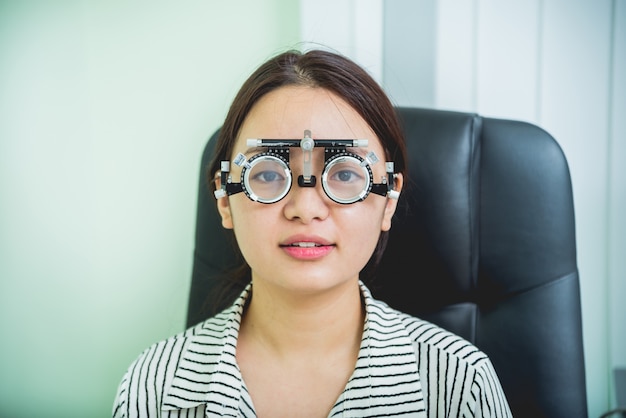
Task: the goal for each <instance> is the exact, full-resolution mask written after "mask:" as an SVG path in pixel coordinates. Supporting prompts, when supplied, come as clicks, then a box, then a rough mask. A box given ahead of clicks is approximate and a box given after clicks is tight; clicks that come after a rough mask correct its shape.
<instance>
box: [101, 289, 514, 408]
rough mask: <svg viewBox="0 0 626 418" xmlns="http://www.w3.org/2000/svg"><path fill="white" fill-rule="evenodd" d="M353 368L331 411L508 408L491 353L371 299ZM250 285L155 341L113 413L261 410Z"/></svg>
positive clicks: (129, 375)
mask: <svg viewBox="0 0 626 418" xmlns="http://www.w3.org/2000/svg"><path fill="white" fill-rule="evenodd" d="M360 286H361V292H362V295H363V299H364V301H365V311H366V316H365V325H364V329H363V338H362V342H361V347H360V351H359V356H358V359H357V362H356V366H355V369H354V372H353V374H352V376H351V377H350V379H349V381H348V382H347V385H346V387H345V389H344V391H343V393H342V394H341V395H340V397H339V399H338V400H337V402H336V403H335V405H334V406H333V408H332V410H331V411H330V413H329V415H328V416H329V417H381V416H386V417H391V416H393V417H400V416H402V417H424V418H426V417H428V418H435V417H510V416H511V412H510V410H509V406H508V404H507V401H506V398H505V396H504V392H503V391H502V387H501V386H500V382H499V381H498V378H497V376H496V373H495V371H494V369H493V367H492V365H491V362H490V360H489V359H488V358H487V356H486V355H485V354H484V353H483V352H481V351H480V350H478V349H477V348H476V347H475V346H473V345H472V344H470V343H469V342H467V341H466V340H464V339H462V338H460V337H458V336H456V335H454V334H451V333H450V332H447V331H445V330H443V329H441V328H439V327H437V326H435V325H433V324H431V323H429V322H426V321H423V320H421V319H418V318H415V317H412V316H409V315H406V314H404V313H401V312H399V311H396V310H394V309H392V308H390V307H389V306H387V305H386V304H385V303H383V302H381V301H378V300H375V299H373V298H372V296H371V294H370V292H369V290H368V289H367V288H366V287H365V285H363V284H362V283H361V284H360ZM250 291H251V285H248V287H246V289H245V290H244V291H243V292H242V294H241V295H240V296H239V298H238V299H237V300H236V301H235V303H234V304H233V305H232V306H231V307H230V308H228V309H226V310H225V311H223V312H222V313H220V314H218V315H216V316H214V317H212V318H210V319H208V320H206V321H204V322H202V323H200V324H198V325H196V326H195V327H193V328H190V329H188V330H186V331H185V332H183V333H181V334H179V335H177V336H174V337H171V338H169V339H167V340H164V341H161V342H159V343H157V344H154V345H153V346H151V347H150V348H148V349H147V350H145V351H144V352H143V353H142V354H141V355H140V356H139V358H137V360H135V361H134V362H133V363H132V364H131V366H130V367H129V369H128V371H127V372H126V374H125V375H124V377H123V379H122V381H121V383H120V385H119V388H118V392H117V396H116V399H115V403H114V406H113V417H114V418H122V417H168V418H169V417H205V416H206V417H224V416H231V417H255V416H256V414H255V411H254V406H253V404H252V399H251V397H250V394H249V393H248V391H247V389H246V386H245V383H244V381H243V379H242V377H241V372H240V370H239V367H238V366H237V361H236V357H235V354H236V347H237V336H238V333H239V325H240V323H241V317H242V313H243V309H244V305H245V303H246V300H247V299H248V296H249V295H250Z"/></svg>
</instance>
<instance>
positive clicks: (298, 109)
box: [236, 86, 381, 152]
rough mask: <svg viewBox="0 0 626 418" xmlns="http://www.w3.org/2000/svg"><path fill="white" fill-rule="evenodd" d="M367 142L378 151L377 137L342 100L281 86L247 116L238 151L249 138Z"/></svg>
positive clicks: (324, 92) (320, 91) (318, 91)
mask: <svg viewBox="0 0 626 418" xmlns="http://www.w3.org/2000/svg"><path fill="white" fill-rule="evenodd" d="M305 129H308V130H310V131H311V135H312V137H313V139H368V141H369V146H368V148H370V149H372V148H381V146H380V143H379V141H378V138H376V135H375V134H374V132H373V131H372V129H371V128H370V126H369V125H368V124H367V122H366V121H365V120H364V119H363V118H362V117H361V116H360V115H359V114H358V112H357V111H356V110H354V109H353V108H352V107H350V106H349V105H348V104H347V103H346V102H345V101H344V100H343V99H342V98H340V97H339V96H337V95H335V94H333V93H331V92H329V91H328V90H325V89H322V88H312V87H301V86H298V87H295V86H288V87H281V88H279V89H277V90H274V91H272V92H270V93H268V94H266V95H265V96H263V97H262V98H261V99H260V100H259V101H258V102H257V103H256V104H255V105H254V106H253V107H252V109H251V110H250V113H248V115H247V117H246V119H245V121H244V123H243V125H242V127H241V129H240V132H239V136H238V138H237V145H236V148H237V151H238V152H240V151H242V150H244V149H246V148H247V145H246V140H247V139H248V138H276V139H287V138H302V136H303V134H304V130H305Z"/></svg>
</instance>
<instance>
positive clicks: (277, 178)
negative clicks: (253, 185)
mask: <svg viewBox="0 0 626 418" xmlns="http://www.w3.org/2000/svg"><path fill="white" fill-rule="evenodd" d="M252 180H254V181H259V182H263V183H274V182H282V181H284V180H285V177H284V176H283V175H282V174H281V173H279V172H277V171H271V170H265V171H261V172H259V173H256V174H255V175H254V176H252Z"/></svg>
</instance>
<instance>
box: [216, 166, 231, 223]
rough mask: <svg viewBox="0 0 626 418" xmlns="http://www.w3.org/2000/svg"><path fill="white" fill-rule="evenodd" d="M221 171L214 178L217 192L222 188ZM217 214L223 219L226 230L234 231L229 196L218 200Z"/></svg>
mask: <svg viewBox="0 0 626 418" xmlns="http://www.w3.org/2000/svg"><path fill="white" fill-rule="evenodd" d="M219 174H220V173H219V171H218V172H217V173H216V175H215V176H214V177H213V178H214V179H215V190H218V189H219V188H221V187H222V181H221V178H220V177H221V176H220V175H219ZM216 205H217V212H218V213H219V214H220V216H221V217H222V226H223V227H224V228H226V229H233V216H232V214H231V212H230V201H229V200H228V196H224V197H222V198H220V199H217V203H216Z"/></svg>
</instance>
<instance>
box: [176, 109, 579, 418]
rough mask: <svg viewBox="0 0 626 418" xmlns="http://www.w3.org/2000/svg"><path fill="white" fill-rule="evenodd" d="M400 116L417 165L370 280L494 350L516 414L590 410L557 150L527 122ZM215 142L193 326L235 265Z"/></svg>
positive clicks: (565, 176) (423, 113)
mask: <svg viewBox="0 0 626 418" xmlns="http://www.w3.org/2000/svg"><path fill="white" fill-rule="evenodd" d="M398 112H399V115H400V118H401V121H402V124H403V128H404V131H405V134H406V139H407V147H408V154H409V174H408V179H407V181H406V182H405V188H404V190H403V192H402V196H401V198H400V202H399V208H398V211H397V212H396V216H395V219H394V221H393V225H392V229H391V233H390V237H389V244H388V247H387V251H386V253H385V255H384V257H383V260H382V262H381V265H380V267H379V269H378V270H377V275H376V279H375V280H374V281H373V282H372V283H368V285H369V287H370V289H371V290H372V292H373V294H374V296H375V297H377V298H378V299H381V300H384V301H385V302H387V303H388V304H389V305H391V306H393V307H395V308H397V309H399V310H401V311H404V312H407V313H409V314H412V315H415V316H418V317H421V318H424V319H427V320H430V321H432V322H434V323H436V324H438V325H440V326H442V327H444V328H447V329H449V330H451V331H453V332H455V333H457V334H459V335H461V336H463V337H465V338H466V339H468V340H469V341H471V342H473V343H474V344H476V345H477V346H478V347H479V348H481V349H482V350H483V351H485V352H486V353H487V354H488V355H489V356H490V358H491V360H492V362H493V364H494V367H495V369H496V371H497V373H498V376H499V378H500V380H501V383H502V386H503V388H504V391H505V393H506V395H507V399H508V401H509V403H510V406H511V409H512V412H513V416H515V417H544V416H545V417H551V418H555V417H568V418H572V417H587V402H586V389H585V369H584V356H583V343H582V327H581V308H580V293H579V277H578V270H577V262H576V237H575V228H574V208H573V198H572V189H571V181H570V176H569V169H568V165H567V161H566V159H565V156H564V154H563V152H562V150H561V148H560V147H559V145H558V144H557V142H556V141H555V140H554V138H552V137H551V136H550V135H549V134H548V133H546V132H545V131H544V130H542V129H540V128H538V127H537V126H534V125H531V124H528V123H523V122H518V121H510V120H500V119H491V118H484V117H481V116H478V115H476V114H469V113H459V112H449V111H440V110H428V109H417V108H398ZM214 137H215V135H214ZM214 143H215V140H214V139H213V140H210V141H209V142H208V144H207V147H206V149H205V152H204V155H203V157H202V167H203V169H202V170H201V176H200V187H199V197H198V214H197V216H198V218H197V229H196V250H195V259H194V270H193V278H192V283H191V294H190V298H189V308H188V318H187V323H188V325H193V324H195V323H197V322H199V321H201V320H203V319H206V317H207V315H208V314H207V313H206V310H205V309H204V308H206V306H205V305H204V302H205V300H206V296H207V295H208V294H210V293H211V292H212V290H213V289H214V288H215V285H216V283H217V281H218V277H220V275H221V274H222V273H223V272H225V271H227V270H228V268H230V267H232V266H233V265H234V264H236V263H237V261H236V258H235V257H234V255H233V251H232V246H231V245H232V244H231V241H232V235H231V233H230V232H229V231H225V230H224V229H223V228H222V227H221V224H220V221H219V217H218V215H217V212H216V210H215V200H214V199H213V196H212V194H211V192H210V191H209V188H208V186H207V181H206V173H205V167H206V166H207V164H208V162H209V161H210V159H211V157H212V153H213V146H214ZM213 308H215V307H213ZM217 308H221V306H218V307H217Z"/></svg>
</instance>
